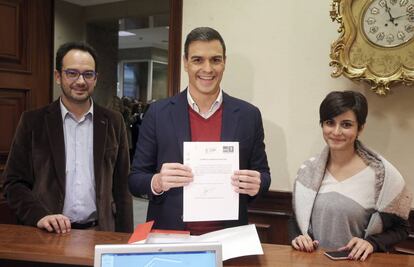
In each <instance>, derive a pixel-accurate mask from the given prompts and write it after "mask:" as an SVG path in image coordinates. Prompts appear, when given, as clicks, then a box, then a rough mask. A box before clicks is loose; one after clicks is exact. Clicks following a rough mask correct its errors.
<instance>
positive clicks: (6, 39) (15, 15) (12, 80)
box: [0, 0, 53, 220]
mask: <svg viewBox="0 0 414 267" xmlns="http://www.w3.org/2000/svg"><path fill="white" fill-rule="evenodd" d="M52 18H53V1H52V0H7V1H6V0H0V214H2V216H1V217H2V219H1V220H6V219H7V218H9V216H8V215H11V214H10V213H9V211H8V210H7V205H6V204H5V202H4V199H3V190H2V184H3V175H2V173H3V171H4V167H5V164H6V160H7V157H8V154H9V150H10V146H11V143H12V141H13V137H14V133H15V130H16V127H17V124H18V122H19V119H20V116H21V114H22V113H23V112H24V111H25V110H29V109H33V108H37V107H40V106H43V105H46V104H48V103H49V102H50V101H51V100H52V86H51V84H52V74H53V72H52V62H53V49H52V47H53V46H52V32H53V21H52ZM3 215H4V216H3ZM11 217H12V215H11Z"/></svg>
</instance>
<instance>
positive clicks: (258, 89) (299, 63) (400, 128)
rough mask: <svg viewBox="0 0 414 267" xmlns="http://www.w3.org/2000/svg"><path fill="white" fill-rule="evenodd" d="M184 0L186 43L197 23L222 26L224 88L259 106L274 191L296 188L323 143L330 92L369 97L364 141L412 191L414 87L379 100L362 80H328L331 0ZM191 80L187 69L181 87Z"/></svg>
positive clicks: (334, 34) (332, 29) (333, 28)
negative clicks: (322, 121) (322, 113)
mask: <svg viewBox="0 0 414 267" xmlns="http://www.w3.org/2000/svg"><path fill="white" fill-rule="evenodd" d="M309 3H310V2H309V0H297V1H269V0H209V1H201V0H184V5H183V43H184V40H185V36H186V35H187V33H188V32H190V31H191V30H192V29H193V28H195V27H199V26H209V27H213V28H215V29H217V30H218V31H219V32H220V33H221V34H222V36H223V38H224V40H225V42H226V46H227V64H226V71H225V74H224V78H223V82H222V88H223V89H224V90H225V91H226V92H227V93H229V94H231V95H233V96H236V97H239V98H242V99H244V100H247V101H249V102H251V103H253V104H254V105H256V106H258V107H259V108H260V110H261V111H262V116H263V121H264V127H265V134H266V137H265V142H266V146H267V148H266V150H267V153H268V158H269V164H270V168H271V173H272V184H271V189H273V190H288V191H291V190H292V182H293V180H294V178H295V175H296V171H297V168H298V167H299V166H300V164H301V162H302V161H304V160H305V159H307V158H309V157H310V156H311V155H313V154H315V153H318V152H319V151H320V150H321V149H322V148H323V146H324V141H323V139H322V136H321V129H320V127H319V125H318V120H319V114H318V109H319V104H320V102H321V101H322V99H323V98H324V97H325V95H326V94H327V93H328V92H329V91H332V90H345V89H354V90H358V91H360V92H362V93H363V94H365V95H366V97H367V98H368V101H369V115H368V120H367V124H366V128H365V131H364V133H363V134H362V136H361V140H362V141H363V142H364V143H365V144H367V145H368V146H370V147H371V148H373V149H374V150H377V151H378V152H380V153H381V154H383V156H384V157H386V158H387V159H388V160H389V161H391V162H392V163H393V164H394V165H395V166H396V167H397V168H398V169H399V170H400V172H401V173H402V174H403V176H404V177H405V179H406V180H407V182H408V183H409V185H410V188H414V177H413V174H414V164H413V163H414V156H413V153H414V152H413V151H414V142H413V141H412V137H414V134H413V133H414V131H413V128H414V116H413V115H414V108H413V105H412V102H413V101H412V100H414V89H413V88H408V87H402V86H401V87H399V88H396V89H394V90H393V94H392V95H389V96H387V97H379V96H377V95H375V94H374V93H372V92H370V91H369V87H368V86H367V85H365V84H359V83H354V82H352V81H350V80H348V79H347V78H343V77H341V78H338V79H334V78H331V77H330V73H331V69H330V67H329V65H328V64H329V61H330V59H329V52H330V44H331V43H332V42H333V41H334V40H336V39H337V38H338V33H337V28H338V25H337V24H336V23H332V22H331V19H330V17H329V10H330V4H331V1H329V0H326V1H312V4H309ZM187 83H188V80H187V75H186V73H185V72H184V71H183V70H182V79H181V84H182V87H185V86H186V85H187Z"/></svg>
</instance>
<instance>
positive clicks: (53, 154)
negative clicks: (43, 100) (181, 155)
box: [4, 100, 133, 232]
mask: <svg viewBox="0 0 414 267" xmlns="http://www.w3.org/2000/svg"><path fill="white" fill-rule="evenodd" d="M93 148H94V151H93V155H94V171H95V190H96V206H97V213H98V229H99V230H103V231H122V232H132V230H133V222H132V198H131V195H130V194H129V192H128V182H127V177H128V172H129V154H128V143H127V139H126V130H125V124H124V122H123V120H122V116H121V114H119V113H116V112H114V111H110V110H108V109H105V108H103V107H100V106H99V105H97V104H96V103H94V114H93ZM4 177H5V184H4V186H5V196H6V198H7V201H8V203H9V206H10V208H11V209H12V210H13V211H14V212H15V214H16V215H17V218H18V219H19V221H20V222H21V223H23V224H26V225H33V226H36V224H37V222H38V221H39V220H40V219H41V218H43V217H44V216H46V215H50V214H60V213H62V211H63V204H64V199H65V179H66V177H65V142H64V135H63V123H62V115H61V111H60V103H59V100H57V101H55V102H53V103H52V104H50V105H48V106H46V107H43V108H40V109H37V110H33V111H28V112H25V113H23V115H22V117H21V118H20V122H19V125H18V127H17V130H16V134H15V136H14V140H13V144H12V147H11V150H10V154H9V157H8V160H7V164H6V169H5V172H4Z"/></svg>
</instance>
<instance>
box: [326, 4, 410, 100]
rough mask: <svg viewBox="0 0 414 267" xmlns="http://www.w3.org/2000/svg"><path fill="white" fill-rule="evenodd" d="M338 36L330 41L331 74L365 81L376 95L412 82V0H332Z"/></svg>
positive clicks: (333, 18)
mask: <svg viewBox="0 0 414 267" xmlns="http://www.w3.org/2000/svg"><path fill="white" fill-rule="evenodd" d="M330 13H331V14H330V15H331V18H332V21H336V22H338V23H339V24H340V26H339V29H338V32H339V33H340V36H339V38H338V40H336V41H335V42H334V43H333V44H332V45H331V53H330V57H331V62H330V66H332V67H333V71H332V74H331V76H332V77H339V76H341V75H344V76H346V77H348V78H350V79H352V80H357V81H360V80H362V81H366V82H368V83H369V84H370V85H371V89H372V90H373V91H374V92H376V93H377V94H379V95H386V94H387V93H388V92H389V91H390V87H391V86H392V85H395V84H398V83H404V84H406V85H412V83H413V82H414V0H333V2H332V10H331V12H330Z"/></svg>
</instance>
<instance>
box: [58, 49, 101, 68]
mask: <svg viewBox="0 0 414 267" xmlns="http://www.w3.org/2000/svg"><path fill="white" fill-rule="evenodd" d="M70 50H81V51H84V52H88V53H89V54H90V55H91V56H92V57H93V60H94V61H95V71H98V55H97V53H96V51H95V49H94V48H93V47H92V46H90V45H89V44H87V43H83V42H69V43H64V44H63V45H61V46H60V47H59V49H58V51H57V52H56V70H57V71H59V72H60V73H61V72H62V63H63V58H64V57H65V56H66V54H67V53H68V52H69V51H70Z"/></svg>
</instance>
